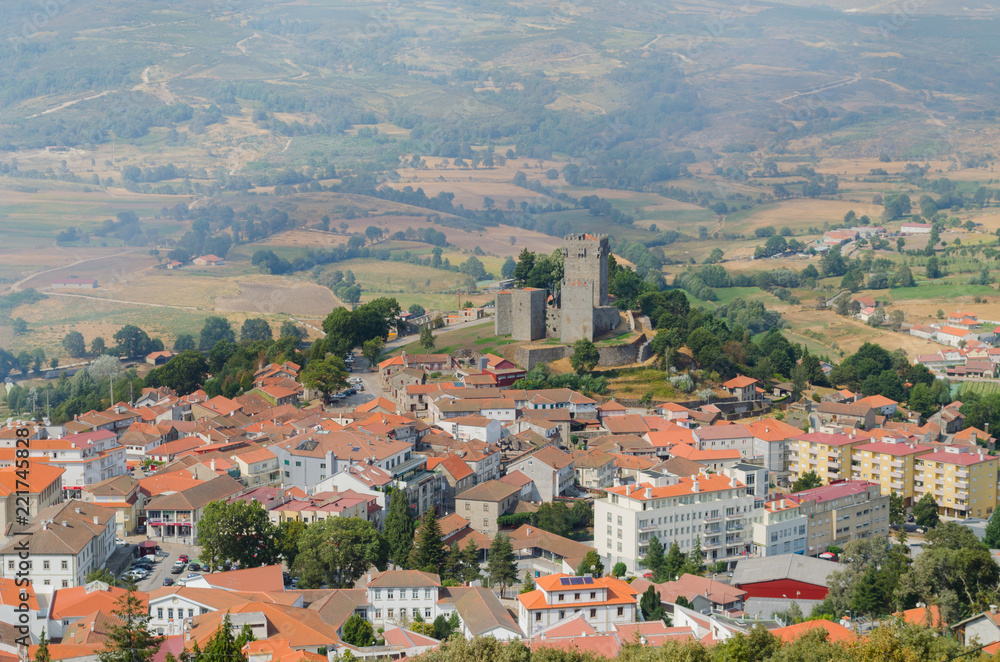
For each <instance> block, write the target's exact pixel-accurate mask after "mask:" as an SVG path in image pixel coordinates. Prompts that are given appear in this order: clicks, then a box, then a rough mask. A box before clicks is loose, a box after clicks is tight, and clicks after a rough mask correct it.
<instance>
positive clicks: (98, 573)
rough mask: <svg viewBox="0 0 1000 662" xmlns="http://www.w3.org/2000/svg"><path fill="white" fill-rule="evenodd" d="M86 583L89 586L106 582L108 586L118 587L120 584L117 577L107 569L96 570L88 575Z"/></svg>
mask: <svg viewBox="0 0 1000 662" xmlns="http://www.w3.org/2000/svg"><path fill="white" fill-rule="evenodd" d="M84 582H85V583H87V584H89V583H90V582H104V583H105V584H107V585H108V586H117V584H118V582H117V580H116V579H115V576H114V575H113V574H111V571H110V570H108V569H107V568H94V569H93V570H91V571H90V572H88V573H87V577H86V579H85V580H84Z"/></svg>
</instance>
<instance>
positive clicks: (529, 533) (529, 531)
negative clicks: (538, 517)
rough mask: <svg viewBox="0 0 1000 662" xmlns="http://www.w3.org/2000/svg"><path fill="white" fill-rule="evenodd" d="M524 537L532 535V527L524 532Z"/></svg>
mask: <svg viewBox="0 0 1000 662" xmlns="http://www.w3.org/2000/svg"><path fill="white" fill-rule="evenodd" d="M524 535H526V536H530V535H531V527H530V526H529V527H528V528H527V529H525V530H524Z"/></svg>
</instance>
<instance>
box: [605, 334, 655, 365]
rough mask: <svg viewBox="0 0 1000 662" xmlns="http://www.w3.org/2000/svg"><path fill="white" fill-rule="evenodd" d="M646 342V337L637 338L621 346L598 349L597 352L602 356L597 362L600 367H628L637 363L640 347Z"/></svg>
mask: <svg viewBox="0 0 1000 662" xmlns="http://www.w3.org/2000/svg"><path fill="white" fill-rule="evenodd" d="M644 342H646V339H645V337H644V336H636V337H635V338H632V339H631V340H629V341H628V342H626V343H622V344H621V345H607V346H604V347H598V348H597V351H598V352H599V353H600V355H601V360H600V361H598V362H597V365H598V367H601V368H610V367H613V366H619V365H628V364H630V363H635V362H636V357H637V356H638V355H639V347H641V346H642V344H643V343H644Z"/></svg>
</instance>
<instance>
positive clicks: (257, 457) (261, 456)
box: [232, 448, 281, 487]
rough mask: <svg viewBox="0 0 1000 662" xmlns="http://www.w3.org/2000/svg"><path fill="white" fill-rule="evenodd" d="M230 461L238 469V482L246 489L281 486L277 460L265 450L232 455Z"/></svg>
mask: <svg viewBox="0 0 1000 662" xmlns="http://www.w3.org/2000/svg"><path fill="white" fill-rule="evenodd" d="M232 459H233V462H235V463H236V466H238V467H239V469H240V477H239V481H240V482H241V483H243V484H244V485H246V486H247V487H261V486H263V485H280V484H281V470H280V469H279V468H278V458H277V457H275V456H274V453H272V452H271V451H270V450H268V449H267V448H257V449H254V450H252V451H247V452H246V453H241V454H239V455H234V456H233V458H232Z"/></svg>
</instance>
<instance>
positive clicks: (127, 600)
mask: <svg viewBox="0 0 1000 662" xmlns="http://www.w3.org/2000/svg"><path fill="white" fill-rule="evenodd" d="M111 613H112V614H114V615H115V616H117V617H118V621H119V622H118V623H116V624H115V625H113V626H112V627H111V631H110V632H109V633H108V638H107V640H106V641H105V642H104V647H103V648H102V649H101V650H100V652H98V654H97V657H98V659H99V660H100V662H152V660H153V656H154V655H156V653H157V651H159V649H160V644H161V643H162V642H163V637H161V636H159V635H155V634H153V631H152V628H150V627H149V621H150V615H149V609H148V608H147V607H146V606H145V605H144V604H143V602H142V600H140V599H139V596H138V595H137V594H136V591H135V588H129V589H128V590H127V591H126V592H125V593H123V594H122V595H121V596H120V597H119V598H118V600H117V601H116V602H115V608H114V609H112V610H111Z"/></svg>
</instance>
